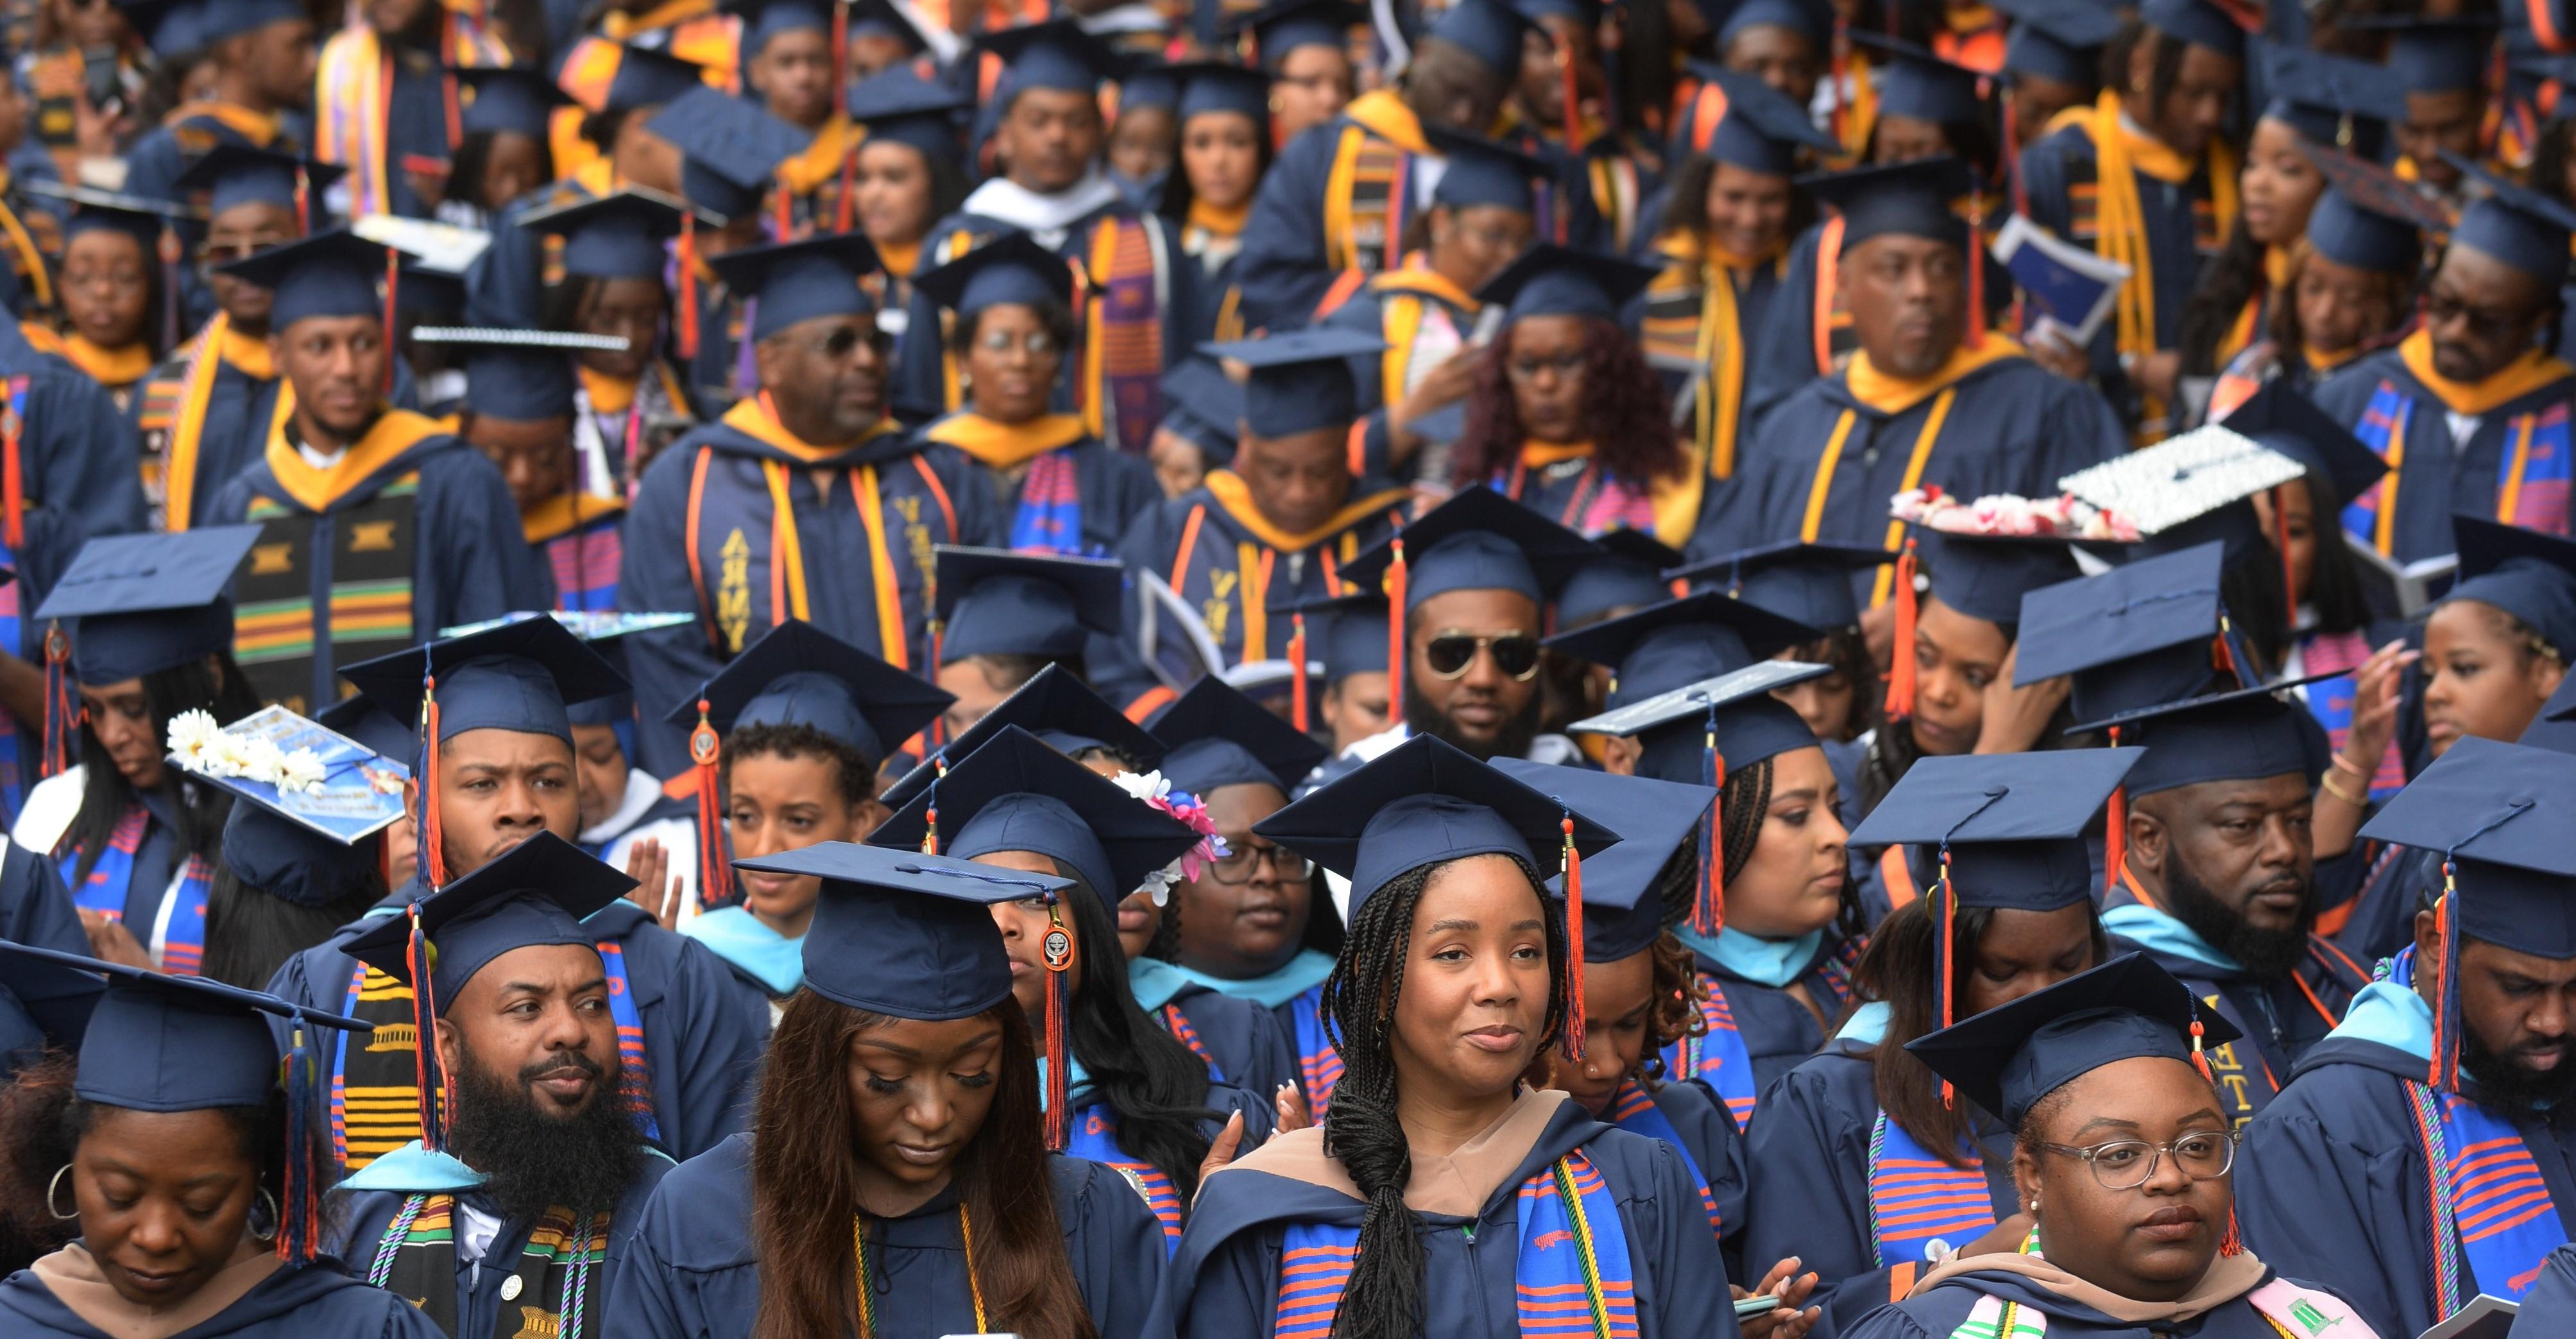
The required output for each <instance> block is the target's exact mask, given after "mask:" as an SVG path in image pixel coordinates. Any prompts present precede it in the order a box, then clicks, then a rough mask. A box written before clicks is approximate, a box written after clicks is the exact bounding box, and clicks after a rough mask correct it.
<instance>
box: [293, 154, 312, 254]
mask: <svg viewBox="0 0 2576 1339" xmlns="http://www.w3.org/2000/svg"><path fill="white" fill-rule="evenodd" d="M312 231H313V175H312V174H311V173H309V172H307V171H305V170H304V168H303V166H302V165H301V164H299V165H297V167H296V169H295V235H296V236H298V237H302V236H305V235H307V234H309V233H311V232H312Z"/></svg>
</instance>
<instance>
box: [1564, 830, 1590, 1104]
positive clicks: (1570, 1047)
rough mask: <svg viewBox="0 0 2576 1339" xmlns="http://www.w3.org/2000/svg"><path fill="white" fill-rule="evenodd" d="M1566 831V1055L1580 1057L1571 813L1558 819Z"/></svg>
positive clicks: (1579, 947) (1578, 930)
mask: <svg viewBox="0 0 2576 1339" xmlns="http://www.w3.org/2000/svg"><path fill="white" fill-rule="evenodd" d="M1557 827H1558V828H1559V830H1561V831H1563V832H1564V833H1565V994H1566V1003H1565V1058H1566V1059H1568V1060H1573V1061H1580V1060H1581V1059H1583V1010H1584V1004H1583V853H1582V852H1580V851H1577V850H1575V849H1574V815H1572V814H1568V815H1566V816H1565V817H1564V818H1563V819H1561V820H1559V821H1558V823H1557Z"/></svg>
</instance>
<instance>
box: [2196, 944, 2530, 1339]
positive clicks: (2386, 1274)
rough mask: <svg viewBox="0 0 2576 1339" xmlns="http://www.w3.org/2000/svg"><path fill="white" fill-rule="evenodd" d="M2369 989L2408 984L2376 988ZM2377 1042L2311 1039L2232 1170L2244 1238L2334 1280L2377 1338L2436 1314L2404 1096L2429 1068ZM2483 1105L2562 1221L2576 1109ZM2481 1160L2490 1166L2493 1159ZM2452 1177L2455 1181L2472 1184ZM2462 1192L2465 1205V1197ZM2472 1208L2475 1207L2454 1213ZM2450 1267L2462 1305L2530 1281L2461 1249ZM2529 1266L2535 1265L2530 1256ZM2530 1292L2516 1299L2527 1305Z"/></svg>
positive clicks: (2417, 1162)
mask: <svg viewBox="0 0 2576 1339" xmlns="http://www.w3.org/2000/svg"><path fill="white" fill-rule="evenodd" d="M2373 989H2374V990H2382V989H2385V990H2390V991H2394V990H2403V989H2405V988H2404V987H2395V986H2387V985H2385V984H2384V983H2383V986H2380V987H2373ZM2406 993H2407V994H2408V995H2410V996H2411V995H2412V991H2411V990H2408V991H2407V992H2406ZM2412 1008H2413V1009H2414V1011H2415V1012H2416V1013H2417V1014H2418V1016H2419V1018H2420V1019H2421V1023H2420V1026H2421V1027H2422V1028H2423V1030H2424V1032H2425V1034H2426V1035H2427V1036H2429V1034H2430V1030H2431V1026H2432V1024H2431V1010H2430V1009H2428V1008H2425V1007H2424V1006H2423V1005H2422V1004H2421V1002H2420V999H2419V1000H2418V1001H2417V1002H2416V1003H2415V1004H2414V1005H2413V1006H2412ZM2373 1038H2374V1030H2372V1029H2367V1028H2359V1027H2355V1028H2346V1029H2340V1030H2338V1031H2337V1033H2336V1034H2335V1035H2334V1036H2331V1037H2328V1038H2327V1039H2325V1040H2324V1041H2322V1042H2319V1043H2318V1044H2317V1045H2316V1047H2315V1049H2313V1050H2311V1051H2309V1052H2308V1055H2307V1058H2306V1059H2305V1060H2303V1061H2301V1062H2300V1064H2299V1068H2298V1071H2297V1076H2296V1078H2295V1079H2294V1080H2293V1081H2292V1082H2291V1084H2290V1086H2289V1087H2288V1088H2287V1089H2285V1090H2283V1091H2282V1093H2281V1095H2280V1096H2279V1097H2277V1098H2275V1099H2273V1101H2272V1104H2271V1105H2270V1106H2269V1107H2266V1108H2265V1109H2264V1111H2263V1113H2262V1114H2261V1115H2260V1116H2257V1117H2256V1118H2255V1119H2254V1123H2253V1124H2252V1125H2250V1126H2248V1127H2247V1128H2246V1131H2245V1143H2244V1146H2243V1150H2242V1152H2241V1154H2240V1155H2239V1157H2238V1158H2237V1168H2236V1214H2237V1221H2238V1222H2239V1224H2240V1225H2241V1226H2242V1227H2243V1229H2244V1232H2245V1240H2246V1243H2247V1244H2248V1245H2250V1246H2252V1247H2253V1248H2254V1249H2255V1250H2256V1251H2257V1252H2258V1253H2260V1254H2262V1255H2263V1257H2264V1258H2265V1259H2268V1260H2273V1261H2275V1262H2277V1263H2278V1264H2280V1265H2281V1266H2282V1267H2283V1268H2286V1269H2290V1270H2294V1271H2296V1272H2298V1273H2299V1274H2301V1275H2303V1276H2306V1277H2310V1278H2315V1279H2319V1280H2322V1281H2324V1282H2326V1283H2329V1284H2331V1285H2333V1287H2334V1288H2335V1289H2336V1291H2338V1292H2341V1293H2342V1294H2343V1295H2344V1296H2346V1297H2349V1298H2351V1299H2352V1302H2353V1306H2354V1308H2355V1309H2356V1310H2358V1311H2359V1312H2360V1313H2361V1316H2362V1318H2363V1319H2364V1320H2367V1321H2369V1322H2370V1324H2371V1325H2372V1327H2373V1328H2376V1329H2377V1330H2378V1331H2379V1332H2380V1333H2382V1334H2391V1335H2412V1334H2420V1333H2422V1332H2423V1331H2424V1330H2426V1329H2428V1328H2430V1327H2431V1326H2432V1325H2434V1324H2435V1323H2436V1322H2438V1321H2440V1320H2442V1319H2443V1317H2442V1316H2441V1315H2440V1314H2439V1313H2438V1312H2437V1311H2436V1310H2435V1300H2434V1294H2433V1287H2434V1285H2433V1268H2434V1261H2433V1259H2432V1253H2431V1242H2432V1218H2433V1214H2432V1207H2431V1205H2430V1203H2429V1202H2428V1200H2427V1192H2426V1181H2427V1178H2426V1176H2425V1167H2424V1142H2423V1137H2422V1135H2421V1134H2420V1133H2419V1132H2418V1126H2417V1122H2416V1116H2415V1111H2414V1107H2413V1104H2412V1102H2411V1101H2410V1100H2409V1098H2408V1096H2407V1085H2409V1084H2410V1083H2411V1084H2421V1083H2422V1082H2423V1081H2424V1079H2425V1077H2426V1072H2425V1071H2426V1068H2427V1063H2428V1062H2427V1058H2426V1055H2425V1054H2423V1053H2419V1052H2415V1051H2410V1050H2407V1049H2401V1048H2400V1047H2398V1046H2394V1045H2389V1044H2387V1043H2386V1042H2385V1041H2383V1040H2376V1039H2373ZM2461 1087H2462V1095H2463V1096H2467V1097H2470V1098H2471V1099H2473V1100H2474V1098H2475V1095H2476V1091H2477V1089H2476V1084H2475V1082H2474V1080H2473V1079H2472V1078H2470V1077H2469V1076H2466V1075H2463V1076H2462V1078H2461ZM2487 1111H2488V1112H2489V1114H2490V1115H2492V1116H2494V1117H2496V1118H2498V1119H2501V1120H2504V1121H2505V1122H2506V1123H2508V1124H2510V1125H2511V1127H2512V1128H2513V1131H2514V1133H2516V1134H2518V1135H2520V1136H2521V1138H2522V1146H2523V1147H2524V1148H2525V1149H2527V1150H2529V1152H2530V1154H2531V1159H2532V1163H2533V1166H2532V1167H2531V1168H2528V1169H2525V1171H2524V1172H2523V1173H2522V1174H2521V1175H2520V1176H2517V1177H2514V1178H2512V1179H2513V1180H2514V1181H2517V1182H2519V1181H2521V1180H2522V1179H2523V1178H2524V1177H2529V1176H2531V1175H2532V1173H2534V1172H2536V1173H2537V1176H2536V1179H2537V1181H2538V1182H2539V1184H2540V1188H2545V1191H2546V1195H2545V1198H2546V1199H2547V1201H2548V1204H2549V1205H2550V1207H2552V1208H2554V1209H2555V1210H2556V1211H2557V1214H2558V1217H2559V1221H2560V1222H2562V1223H2569V1222H2576V1162H2571V1160H2570V1159H2571V1154H2576V1114H2570V1113H2562V1114H2560V1115H2558V1116H2556V1117H2555V1118H2551V1117H2547V1116H2544V1115H2539V1114H2534V1113H2511V1114H2509V1113H2507V1112H2505V1111H2504V1110H2502V1109H2500V1108H2487ZM2454 1160H2455V1161H2456V1160H2457V1155H2456V1153H2455V1155H2454ZM2481 1165H2482V1166H2483V1167H2484V1168H2485V1169H2486V1170H2487V1171H2488V1172H2490V1173H2492V1172H2493V1171H2494V1170H2495V1169H2496V1168H2495V1164H2494V1162H2493V1155H2492V1154H2489V1155H2488V1157H2486V1158H2484V1159H2481ZM2459 1175H2460V1176H2461V1178H2462V1180H2463V1182H2467V1181H2472V1180H2478V1179H2482V1178H2479V1177H2478V1176H2477V1174H2476V1173H2471V1172H2462V1173H2460V1174H2459ZM2462 1189H2463V1191H2464V1192H2466V1193H2464V1194H2463V1198H2464V1199H2466V1198H2468V1196H2469V1195H2472V1194H2474V1193H2475V1192H2474V1191H2470V1190H2469V1188H2468V1187H2467V1186H2466V1185H2463V1187H2462ZM2530 1189H2531V1187H2528V1186H2521V1187H2519V1188H2517V1189H2516V1191H2515V1193H2514V1195H2513V1197H2512V1200H2513V1202H2515V1203H2523V1202H2525V1201H2526V1199H2527V1196H2528V1192H2529V1190H2530ZM2476 1216H2477V1215H2476V1213H2475V1210H2474V1209H2472V1210H2470V1211H2468V1212H2464V1213H2462V1215H2461V1220H2462V1221H2463V1223H2466V1222H2468V1221H2470V1220H2472V1219H2474V1218H2475V1217H2476ZM2494 1216H2497V1217H2501V1216H2503V1215H2502V1214H2500V1213H2499V1214H2497V1215H2494ZM2450 1249H2451V1250H2452V1251H2454V1252H2456V1251H2457V1249H2458V1248H2457V1247H2456V1246H2453V1247H2451V1248H2450ZM2458 1266H2459V1286H2460V1296H2461V1297H2462V1298H2463V1299H2465V1298H2469V1297H2474V1296H2476V1295H2477V1294H2478V1293H2480V1292H2490V1293H2494V1294H2496V1295H2497V1296H2499V1297H2508V1296H2511V1295H2513V1293H2514V1292H2516V1291H2517V1290H2518V1289H2519V1288H2521V1287H2523V1286H2528V1285H2529V1283H2530V1281H2531V1279H2530V1276H2529V1275H2524V1276H2517V1277H2515V1278H2510V1279H2480V1278H2478V1277H2477V1274H2476V1270H2475V1268H2474V1265H2473V1262H2472V1261H2471V1260H2470V1259H2468V1258H2466V1257H2464V1256H2463V1257H2460V1258H2459V1259H2458ZM2533 1267H2534V1269H2535V1271H2536V1272H2537V1262H2535V1263H2534V1266H2533ZM2532 1300H2533V1299H2525V1310H2526V1313H2529V1312H2530V1310H2531V1308H2532ZM2566 1314H2567V1313H2561V1315H2560V1317H2559V1319H2560V1321H2561V1322H2562V1324H2563V1322H2564V1321H2565V1319H2566Z"/></svg>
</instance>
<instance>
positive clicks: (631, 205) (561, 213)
mask: <svg viewBox="0 0 2576 1339" xmlns="http://www.w3.org/2000/svg"><path fill="white" fill-rule="evenodd" d="M687 210H688V205H687V203H686V202H684V201H681V200H676V199H673V198H672V197H670V196H667V195H663V194H662V193H660V192H659V191H649V190H645V189H642V188H638V187H633V186H629V187H626V188H625V189H622V190H619V191H617V192H615V193H614V194H610V195H603V196H600V197H599V198H597V199H595V200H580V201H575V202H572V203H569V204H565V205H561V206H558V207H556V208H553V209H547V210H543V211H539V212H535V213H531V214H529V215H528V216H527V217H526V218H524V219H523V220H521V222H522V225H523V226H525V227H528V228H532V229H535V230H536V231H538V232H543V233H549V234H552V235H554V236H557V237H561V238H562V239H564V241H563V267H564V273H565V274H567V275H578V276H581V277H583V278H591V279H659V278H661V276H662V271H663V270H665V269H667V268H668V267H669V264H670V256H669V254H668V252H667V251H666V250H665V247H664V244H665V243H667V242H668V241H669V240H670V239H671V238H673V237H677V236H678V235H679V233H680V217H681V215H682V214H684V213H686V212H687Z"/></svg>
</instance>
